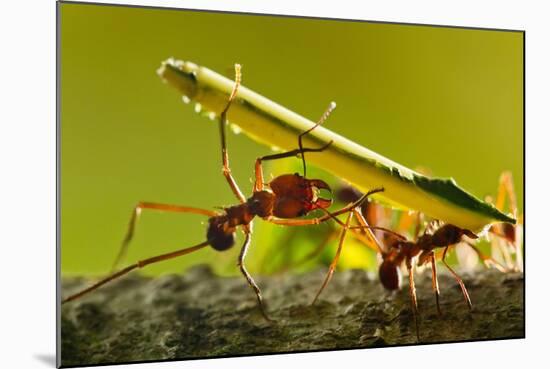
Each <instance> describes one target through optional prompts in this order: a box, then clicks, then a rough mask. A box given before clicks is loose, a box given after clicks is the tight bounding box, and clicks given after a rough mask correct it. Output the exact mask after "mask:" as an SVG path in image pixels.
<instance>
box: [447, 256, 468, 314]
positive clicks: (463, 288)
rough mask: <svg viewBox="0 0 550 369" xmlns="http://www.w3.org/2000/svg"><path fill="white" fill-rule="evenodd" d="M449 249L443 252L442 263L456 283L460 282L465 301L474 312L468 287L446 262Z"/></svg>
mask: <svg viewBox="0 0 550 369" xmlns="http://www.w3.org/2000/svg"><path fill="white" fill-rule="evenodd" d="M448 249H449V246H447V247H445V250H444V251H443V256H442V257H441V261H442V262H443V264H445V266H446V267H447V269H449V271H450V272H451V273H452V275H453V276H454V277H455V279H456V281H457V282H458V285H459V286H460V289H461V290H462V295H463V296H464V300H465V301H466V303H467V304H468V308H469V309H470V310H472V301H471V300H470V295H469V294H468V290H467V289H466V286H464V282H462V279H461V278H460V277H459V276H458V274H456V272H455V271H454V270H453V269H452V268H451V267H450V266H449V264H447V262H446V261H445V256H447V250H448Z"/></svg>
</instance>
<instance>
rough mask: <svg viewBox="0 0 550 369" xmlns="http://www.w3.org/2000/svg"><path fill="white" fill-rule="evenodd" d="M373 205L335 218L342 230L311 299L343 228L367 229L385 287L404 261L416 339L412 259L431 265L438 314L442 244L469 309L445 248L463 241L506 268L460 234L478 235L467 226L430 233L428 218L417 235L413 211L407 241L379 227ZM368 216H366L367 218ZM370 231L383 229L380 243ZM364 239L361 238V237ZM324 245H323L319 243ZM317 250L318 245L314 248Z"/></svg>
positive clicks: (350, 193)
mask: <svg viewBox="0 0 550 369" xmlns="http://www.w3.org/2000/svg"><path fill="white" fill-rule="evenodd" d="M335 194H336V197H338V198H341V199H342V200H344V201H357V198H358V197H359V198H360V196H361V192H359V191H357V190H356V189H354V188H352V187H349V186H346V187H342V188H340V189H339V190H337V191H336V193H335ZM377 210H379V209H377V205H376V204H375V203H372V202H370V201H364V202H363V203H362V204H361V206H360V208H358V209H352V211H351V213H350V214H349V216H348V219H347V221H346V224H342V223H341V222H340V221H338V220H337V222H338V223H340V224H341V225H344V226H345V228H344V231H343V232H342V235H341V238H340V242H339V245H338V249H337V252H336V255H335V257H334V259H333V261H332V263H331V264H330V268H329V272H328V274H327V277H326V278H325V281H324V283H323V285H322V287H321V289H320V290H319V292H318V293H317V295H316V296H315V299H314V300H313V303H314V302H315V301H316V300H317V298H318V297H319V295H320V293H321V292H322V290H323V289H324V287H326V285H327V284H328V282H329V280H330V277H331V276H332V273H333V272H334V269H335V267H336V264H337V262H338V258H339V255H340V252H341V248H342V243H343V237H344V236H345V231H346V230H348V229H349V230H352V231H353V230H364V231H366V232H367V235H368V239H370V240H372V241H373V243H370V242H369V241H367V242H368V243H367V246H369V247H370V248H373V244H374V247H376V249H377V251H378V252H379V253H380V255H381V256H382V263H381V264H380V266H379V273H378V274H379V278H380V281H381V283H382V285H383V286H384V287H385V288H386V289H387V290H390V291H392V290H397V289H399V288H400V287H401V265H403V264H405V266H406V268H407V270H408V274H409V292H410V297H411V304H412V307H413V316H414V322H415V328H416V337H417V339H418V340H420V334H419V328H418V318H417V316H418V304H417V298H416V288H415V283H414V273H413V261H414V260H415V259H418V263H417V265H418V266H422V265H425V264H428V263H430V264H431V269H432V288H433V290H434V293H435V298H436V304H437V311H438V313H439V314H440V315H441V307H440V304H439V295H440V292H439V283H438V280H437V269H436V258H437V256H436V252H435V250H436V249H438V248H439V249H441V248H443V253H442V255H441V257H440V258H441V261H442V262H443V264H444V265H445V266H446V267H447V269H448V270H449V271H450V272H451V274H452V275H453V277H454V278H455V279H456V281H457V282H458V284H459V286H460V288H461V291H462V294H463V296H464V300H465V301H466V303H467V304H468V307H469V309H470V310H471V309H472V302H471V300H470V296H469V294H468V291H467V289H466V286H465V285H464V282H463V281H462V279H461V278H460V277H459V276H458V274H457V273H456V272H455V271H454V270H453V269H452V268H451V266H450V265H449V264H447V262H446V261H445V257H446V255H447V252H448V250H449V248H450V247H452V246H454V245H456V244H458V243H460V242H465V243H466V244H467V245H468V246H470V247H471V248H472V249H473V250H474V251H475V252H476V253H477V255H478V256H479V257H480V258H481V259H482V260H483V262H484V263H485V264H486V265H487V266H491V265H492V266H494V267H495V268H497V269H498V270H500V271H503V272H504V271H506V269H505V268H504V267H503V266H502V265H501V264H499V263H498V262H497V261H496V260H494V259H493V258H491V257H489V256H486V255H484V254H483V253H482V252H481V251H480V250H479V249H478V248H477V247H476V246H475V245H474V244H473V243H471V242H469V241H465V240H463V236H467V237H468V238H470V239H477V238H478V236H477V235H476V234H474V233H473V232H471V231H470V230H467V229H463V228H460V227H457V226H455V225H452V224H445V225H443V226H441V227H440V228H438V229H437V230H435V232H433V233H431V234H430V233H429V232H431V228H432V227H433V226H434V225H435V224H437V223H438V222H436V221H432V222H431V223H430V226H428V227H427V229H426V230H425V231H424V234H422V235H421V236H418V235H419V233H420V227H421V223H422V218H423V217H422V214H421V213H417V214H416V215H417V216H416V226H415V231H416V237H415V238H416V241H414V242H413V241H409V240H408V239H407V238H406V237H404V236H402V235H401V234H399V233H396V232H394V231H391V230H389V229H387V228H384V227H379V226H378V222H379V221H380V220H381V219H380V217H379V216H377V214H379V212H378V211H377ZM352 215H355V217H356V219H357V220H358V222H359V223H360V225H359V226H349V223H350V219H351V217H352ZM367 219H368V220H367ZM369 223H370V224H376V226H371V225H369ZM399 223H400V226H402V227H401V229H407V228H410V225H411V224H412V223H413V220H412V216H411V215H410V214H407V215H406V216H405V217H404V218H401V219H400V222H399ZM373 231H374V232H377V231H379V232H383V234H384V238H383V243H380V242H379V241H378V239H377V238H376V236H375V235H374V233H373ZM362 240H363V241H364V239H362ZM383 245H384V246H383ZM323 247H324V245H323ZM316 251H318V249H317V250H316Z"/></svg>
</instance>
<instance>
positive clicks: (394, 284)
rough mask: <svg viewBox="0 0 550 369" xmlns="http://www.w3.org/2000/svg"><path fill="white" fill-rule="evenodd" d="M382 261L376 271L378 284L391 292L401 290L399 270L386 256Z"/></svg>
mask: <svg viewBox="0 0 550 369" xmlns="http://www.w3.org/2000/svg"><path fill="white" fill-rule="evenodd" d="M383 257H384V261H383V262H382V264H380V268H379V269H378V276H379V278H380V282H382V285H383V286H384V288H385V289H387V290H390V291H393V290H397V289H399V288H401V269H400V268H399V266H398V265H396V264H395V263H394V262H393V261H392V260H391V259H390V258H387V257H386V255H384V256H383Z"/></svg>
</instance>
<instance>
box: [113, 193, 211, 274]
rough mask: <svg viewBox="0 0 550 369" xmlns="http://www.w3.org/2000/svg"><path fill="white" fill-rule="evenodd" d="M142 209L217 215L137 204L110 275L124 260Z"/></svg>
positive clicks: (208, 212) (181, 207) (199, 210)
mask: <svg viewBox="0 0 550 369" xmlns="http://www.w3.org/2000/svg"><path fill="white" fill-rule="evenodd" d="M143 209H150V210H157V211H161V212H173V213H194V214H200V215H206V216H207V217H212V216H216V215H218V213H216V212H215V211H211V210H206V209H200V208H194V207H190V206H180V205H171V204H159V203H153V202H139V203H138V204H137V205H136V206H135V207H134V210H133V211H132V216H131V217H130V222H129V223H128V230H127V231H126V236H124V240H123V241H122V245H121V246H120V250H119V252H118V254H117V256H116V258H115V261H114V263H113V266H112V267H111V271H110V273H113V272H114V271H115V269H116V268H117V266H118V265H119V264H120V262H121V261H122V259H124V256H125V255H126V252H127V251H128V246H129V244H130V241H131V240H132V238H133V237H134V232H135V228H136V224H137V221H138V219H139V216H140V215H141V211H142V210H143Z"/></svg>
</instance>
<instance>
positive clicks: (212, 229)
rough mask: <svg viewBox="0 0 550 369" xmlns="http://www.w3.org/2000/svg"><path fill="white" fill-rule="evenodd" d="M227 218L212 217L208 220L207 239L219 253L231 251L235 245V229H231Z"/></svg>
mask: <svg viewBox="0 0 550 369" xmlns="http://www.w3.org/2000/svg"><path fill="white" fill-rule="evenodd" d="M224 218H225V217H223V216H220V217H212V218H210V219H209V220H208V229H207V231H206V239H207V240H208V243H209V244H210V246H212V248H213V249H215V250H217V251H224V250H227V249H230V248H231V247H232V246H233V245H234V244H235V228H233V227H229V225H228V222H227V220H226V219H224Z"/></svg>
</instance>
